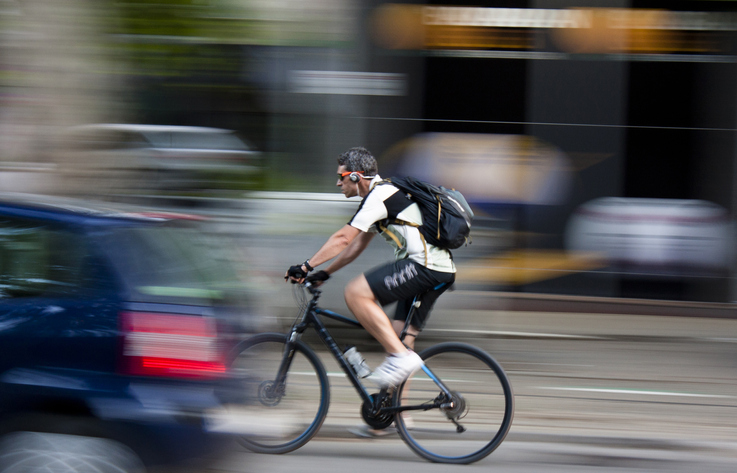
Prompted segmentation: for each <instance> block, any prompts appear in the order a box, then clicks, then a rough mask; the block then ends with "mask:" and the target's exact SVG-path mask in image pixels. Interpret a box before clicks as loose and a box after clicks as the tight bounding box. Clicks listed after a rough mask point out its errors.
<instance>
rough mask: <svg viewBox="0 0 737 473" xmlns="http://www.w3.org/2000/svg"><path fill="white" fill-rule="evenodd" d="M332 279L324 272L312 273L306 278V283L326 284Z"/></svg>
mask: <svg viewBox="0 0 737 473" xmlns="http://www.w3.org/2000/svg"><path fill="white" fill-rule="evenodd" d="M328 279H330V275H329V274H328V273H326V272H325V271H323V270H320V271H318V272H316V273H312V274H310V275H309V276H307V277H306V278H305V282H312V283H314V282H325V281H327V280H328Z"/></svg>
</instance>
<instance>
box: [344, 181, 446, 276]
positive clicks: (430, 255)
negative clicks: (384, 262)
mask: <svg viewBox="0 0 737 473" xmlns="http://www.w3.org/2000/svg"><path fill="white" fill-rule="evenodd" d="M381 181H382V179H381V177H379V176H378V175H377V176H376V177H374V178H373V179H372V180H371V190H370V191H369V193H368V195H367V196H366V197H364V198H363V200H362V201H361V204H360V205H359V207H358V210H357V211H356V213H355V215H353V218H351V220H350V221H349V222H348V225H350V226H352V227H354V228H357V229H359V230H361V231H362V232H380V233H381V234H382V236H383V237H384V239H385V240H386V241H387V242H388V243H389V244H390V245H391V246H392V247H394V255H395V257H396V259H397V260H400V259H405V258H409V259H411V260H412V261H414V262H416V263H419V264H421V265H423V266H425V267H427V268H428V269H432V270H433V271H441V272H444V273H455V272H456V268H455V264H453V258H452V257H451V255H450V252H449V251H448V250H446V249H443V248H438V247H436V246H433V245H431V244H430V243H427V242H426V241H425V240H424V238H422V236H421V235H420V231H419V229H418V228H417V227H413V226H410V225H398V224H395V223H392V222H393V221H394V220H402V221H405V222H409V223H414V224H417V225H422V213H421V212H420V207H419V206H418V205H417V204H416V203H414V202H412V201H411V200H410V199H409V197H407V195H406V194H404V193H403V192H400V190H399V189H398V188H396V187H395V186H394V185H392V184H391V183H382V184H379V183H380V182H381ZM380 225H383V226H384V227H385V228H387V229H388V230H389V231H390V232H392V233H393V234H394V235H395V236H396V237H397V240H399V242H398V243H397V242H396V241H394V239H393V238H391V236H389V235H387V234H386V233H384V232H382V231H381V229H380ZM426 261H427V263H426Z"/></svg>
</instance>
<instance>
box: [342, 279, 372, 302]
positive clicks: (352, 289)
mask: <svg viewBox="0 0 737 473" xmlns="http://www.w3.org/2000/svg"><path fill="white" fill-rule="evenodd" d="M343 295H344V296H345V299H346V301H348V300H355V299H356V298H369V299H375V297H374V293H373V291H372V290H371V286H369V284H368V281H366V277H365V276H364V275H363V274H362V275H360V276H358V277H356V278H354V279H352V280H351V281H350V282H349V283H348V284H347V285H346V286H345V290H344V291H343Z"/></svg>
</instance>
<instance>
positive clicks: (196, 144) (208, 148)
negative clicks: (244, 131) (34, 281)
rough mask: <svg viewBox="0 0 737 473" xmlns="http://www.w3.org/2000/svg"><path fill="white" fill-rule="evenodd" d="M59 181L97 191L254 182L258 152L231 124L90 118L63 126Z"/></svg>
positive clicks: (190, 188)
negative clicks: (99, 121)
mask: <svg viewBox="0 0 737 473" xmlns="http://www.w3.org/2000/svg"><path fill="white" fill-rule="evenodd" d="M60 143H62V148H63V151H62V153H61V156H62V158H61V160H60V171H61V175H62V176H63V179H62V180H61V184H62V186H63V187H65V188H66V190H70V189H71V190H73V191H85V192H86V193H96V194H109V193H118V194H140V193H152V192H153V193H156V192H170V193H171V192H172V191H175V192H203V191H212V190H218V189H226V190H227V189H236V190H238V189H244V188H249V186H253V185H255V182H256V181H257V180H258V179H259V175H260V172H261V167H262V166H261V162H260V160H261V153H260V152H259V151H257V150H256V149H255V148H254V146H253V145H252V144H250V143H248V142H247V141H245V140H244V139H242V138H241V137H239V136H238V134H237V133H236V132H235V131H233V130H225V129H222V128H210V127H195V126H165V125H135V124H93V125H83V126H77V127H72V128H69V129H67V130H65V131H64V133H63V134H62V137H61V140H60Z"/></svg>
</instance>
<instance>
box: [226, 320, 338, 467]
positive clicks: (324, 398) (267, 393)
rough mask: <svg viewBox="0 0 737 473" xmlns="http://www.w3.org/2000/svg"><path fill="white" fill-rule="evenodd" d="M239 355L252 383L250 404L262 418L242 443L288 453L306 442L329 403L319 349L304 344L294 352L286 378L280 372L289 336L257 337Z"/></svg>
mask: <svg viewBox="0 0 737 473" xmlns="http://www.w3.org/2000/svg"><path fill="white" fill-rule="evenodd" d="M255 339H256V341H255V342H254V343H252V344H251V345H249V346H247V347H246V348H245V349H244V350H243V351H242V352H241V353H240V356H239V357H238V358H237V360H236V363H237V367H238V368H239V369H240V371H241V373H242V375H243V376H244V378H245V379H247V381H248V382H247V385H248V386H249V387H250V389H249V392H248V398H249V399H250V404H249V406H248V408H249V411H250V413H251V415H252V416H253V417H254V418H256V419H258V421H257V422H254V425H253V426H252V427H251V430H252V432H251V433H250V434H248V435H244V436H243V438H242V443H243V444H244V445H245V446H246V447H248V448H250V449H251V450H254V451H258V452H265V453H285V452H289V451H292V450H295V449H297V448H299V447H301V446H302V445H304V444H305V443H306V442H307V441H308V440H309V439H310V438H311V437H312V436H313V435H314V434H315V433H316V432H317V430H318V429H319V428H320V425H321V424H322V422H323V420H324V418H325V415H326V414H327V407H328V399H329V394H328V391H327V390H328V381H327V375H326V374H325V372H324V368H322V365H319V367H318V366H317V365H316V364H315V360H316V358H314V359H313V357H314V356H315V355H314V352H312V351H311V350H310V349H309V348H307V347H306V346H304V345H302V346H299V347H298V349H297V350H296V351H295V352H294V356H293V358H292V362H291V364H290V366H289V370H288V371H287V375H286V378H285V379H283V380H282V382H281V383H280V382H278V380H277V372H278V370H279V366H280V364H281V363H282V359H283V355H284V342H285V340H286V338H285V337H284V335H278V334H266V335H261V336H257V337H255Z"/></svg>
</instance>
